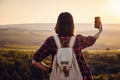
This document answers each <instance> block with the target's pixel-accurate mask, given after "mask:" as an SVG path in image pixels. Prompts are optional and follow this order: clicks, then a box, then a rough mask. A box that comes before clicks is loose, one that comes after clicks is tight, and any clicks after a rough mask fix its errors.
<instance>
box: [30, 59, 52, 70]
mask: <svg viewBox="0 0 120 80" xmlns="http://www.w3.org/2000/svg"><path fill="white" fill-rule="evenodd" d="M32 64H33V65H35V66H36V67H38V68H39V69H42V70H43V71H45V72H49V71H50V67H49V66H47V65H46V64H45V63H43V62H36V61H35V60H32Z"/></svg>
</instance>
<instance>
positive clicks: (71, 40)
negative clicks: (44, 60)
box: [69, 36, 76, 48]
mask: <svg viewBox="0 0 120 80" xmlns="http://www.w3.org/2000/svg"><path fill="white" fill-rule="evenodd" d="M75 39H76V36H72V37H71V39H70V43H69V47H70V48H73V46H74V43H75Z"/></svg>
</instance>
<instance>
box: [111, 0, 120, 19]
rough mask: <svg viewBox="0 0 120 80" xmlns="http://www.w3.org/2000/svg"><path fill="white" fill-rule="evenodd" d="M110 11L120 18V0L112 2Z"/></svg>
mask: <svg viewBox="0 0 120 80" xmlns="http://www.w3.org/2000/svg"><path fill="white" fill-rule="evenodd" d="M109 10H110V12H111V13H112V15H113V16H116V17H120V0H112V1H111V4H110V6H109Z"/></svg>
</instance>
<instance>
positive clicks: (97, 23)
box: [95, 17, 101, 28]
mask: <svg viewBox="0 0 120 80" xmlns="http://www.w3.org/2000/svg"><path fill="white" fill-rule="evenodd" d="M100 23H101V22H100V17H95V28H99V27H100Z"/></svg>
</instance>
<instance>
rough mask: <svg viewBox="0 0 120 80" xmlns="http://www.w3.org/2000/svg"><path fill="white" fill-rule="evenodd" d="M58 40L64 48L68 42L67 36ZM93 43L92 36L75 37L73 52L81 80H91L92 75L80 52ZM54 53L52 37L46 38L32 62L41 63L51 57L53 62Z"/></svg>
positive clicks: (55, 49) (54, 47)
mask: <svg viewBox="0 0 120 80" xmlns="http://www.w3.org/2000/svg"><path fill="white" fill-rule="evenodd" d="M59 38H60V42H61V44H62V45H63V43H64V42H65V44H64V46H66V45H67V44H68V43H69V41H70V37H69V36H59ZM95 41H96V39H95V38H94V37H92V36H87V37H85V36H82V35H77V36H76V40H75V44H74V46H73V49H74V51H75V55H76V58H77V61H78V65H79V67H80V71H81V74H82V76H83V80H92V75H91V73H90V70H89V68H88V66H87V64H86V61H85V59H84V55H83V54H82V52H81V51H82V50H83V49H84V48H86V47H89V46H92V45H93V44H94V42H95ZM56 51H57V45H56V43H55V41H54V39H53V36H50V37H48V38H47V40H46V41H45V42H44V44H43V45H42V46H41V47H40V48H39V49H38V50H37V51H36V53H35V54H34V60H35V61H37V62H41V61H42V60H43V59H44V58H45V57H47V56H49V55H52V61H53V57H54V55H55V54H56Z"/></svg>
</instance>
